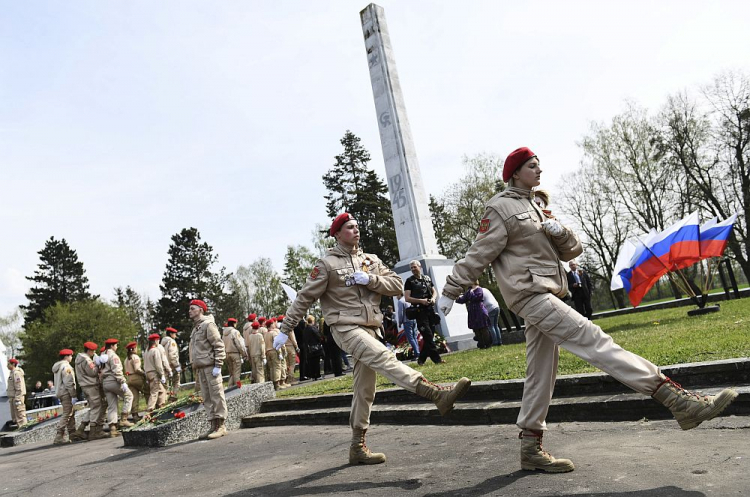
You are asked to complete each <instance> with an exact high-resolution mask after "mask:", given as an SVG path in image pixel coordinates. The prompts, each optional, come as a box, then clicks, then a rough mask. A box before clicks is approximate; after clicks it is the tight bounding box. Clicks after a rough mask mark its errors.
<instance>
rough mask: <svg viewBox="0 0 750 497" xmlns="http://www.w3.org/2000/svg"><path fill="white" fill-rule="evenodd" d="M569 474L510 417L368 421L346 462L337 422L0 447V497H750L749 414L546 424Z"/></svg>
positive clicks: (548, 443)
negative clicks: (523, 465) (162, 438)
mask: <svg viewBox="0 0 750 497" xmlns="http://www.w3.org/2000/svg"><path fill="white" fill-rule="evenodd" d="M549 428H550V430H549V432H548V433H547V435H546V436H545V440H544V445H545V448H546V449H547V450H548V451H550V452H551V453H552V454H553V455H556V456H558V457H567V458H570V459H572V460H573V462H574V463H575V465H576V470H575V471H574V472H572V473H565V474H556V475H548V474H542V473H534V472H526V471H521V470H520V466H519V444H520V442H519V440H518V439H517V435H518V430H517V429H516V428H515V427H513V426H512V425H493V426H488V425H479V426H434V425H422V426H398V425H374V426H372V427H371V429H370V431H369V432H368V445H369V446H370V447H371V448H372V449H373V450H376V451H381V452H385V453H386V455H387V457H388V461H387V462H386V463H385V464H382V465H375V466H356V467H352V466H349V465H347V453H348V445H349V438H350V430H349V428H348V427H345V426H281V427H267V428H252V429H241V430H237V431H233V432H230V434H229V435H228V436H226V437H224V438H221V439H218V440H214V441H205V442H189V443H184V444H178V445H173V446H169V447H165V448H160V449H132V448H125V447H123V445H122V439H120V438H116V439H107V440H101V441H96V442H89V443H79V444H74V445H68V446H61V447H56V446H51V445H49V444H31V445H23V446H19V447H13V448H8V449H0V495H33V496H35V497H38V496H48V495H49V496H53V495H65V496H69V495H75V496H76V497H84V496H105V495H128V496H134V495H135V496H149V495H184V496H192V495H204V496H209V495H210V496H213V495H237V496H243V495H248V496H255V495H257V496H274V497H286V496H302V495H337V496H338V495H340V496H354V495H367V496H388V497H395V496H401V495H409V496H428V495H429V496H462V495H523V496H553V495H585V496H622V497H625V496H653V497H671V496H691V497H697V496H708V495H715V496H731V495H738V496H739V495H748V493H750V490H748V489H750V464H749V463H750V417H749V416H729V417H723V418H718V419H714V420H711V421H709V422H706V423H704V424H702V425H701V426H699V427H698V428H696V429H693V430H690V431H681V430H680V429H679V427H678V426H677V423H676V422H674V421H672V420H670V421H648V420H641V421H638V422H632V421H631V422H619V423H598V422H588V423H583V422H581V423H579V422H576V423H559V424H558V423H555V424H551V425H550V427H549Z"/></svg>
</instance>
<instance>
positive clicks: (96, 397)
mask: <svg viewBox="0 0 750 497" xmlns="http://www.w3.org/2000/svg"><path fill="white" fill-rule="evenodd" d="M81 390H83V395H85V396H86V401H87V402H88V404H89V408H88V410H87V411H86V412H84V413H83V418H81V421H82V422H84V423H91V425H92V426H96V425H98V424H99V418H100V417H101V412H102V396H101V394H100V393H99V385H97V386H95V387H81Z"/></svg>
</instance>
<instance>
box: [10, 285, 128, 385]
mask: <svg viewBox="0 0 750 497" xmlns="http://www.w3.org/2000/svg"><path fill="white" fill-rule="evenodd" d="M137 336H138V327H137V326H136V325H135V324H134V323H133V321H132V320H131V319H130V317H129V316H128V315H127V313H126V312H125V311H124V310H123V309H119V308H117V307H115V306H113V305H110V304H107V303H105V302H102V301H100V300H83V301H79V302H67V303H62V302H58V303H57V304H55V305H53V306H51V307H48V308H47V309H46V310H45V311H44V315H43V319H37V320H35V321H32V322H31V323H30V324H29V325H28V326H27V327H26V330H25V331H24V332H22V333H21V335H20V339H21V343H22V345H23V351H22V355H21V357H22V358H23V360H24V370H25V371H26V376H27V377H28V378H29V379H33V380H50V379H52V365H53V364H54V363H55V362H57V360H58V358H59V352H60V350H61V349H66V348H67V349H72V350H73V351H74V352H76V353H78V352H81V351H83V343H84V342H86V341H92V342H95V343H97V344H99V345H104V340H106V339H107V338H117V339H118V340H120V342H128V341H130V340H135V339H136V337H137ZM118 352H119V353H120V355H121V356H123V357H124V355H125V354H124V347H122V348H121V350H119V351H118Z"/></svg>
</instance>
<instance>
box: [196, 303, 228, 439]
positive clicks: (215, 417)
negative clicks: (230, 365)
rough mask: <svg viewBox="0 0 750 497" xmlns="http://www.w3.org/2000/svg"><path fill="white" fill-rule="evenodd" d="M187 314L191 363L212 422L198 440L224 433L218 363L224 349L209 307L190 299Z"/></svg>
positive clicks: (225, 413) (222, 392)
mask: <svg viewBox="0 0 750 497" xmlns="http://www.w3.org/2000/svg"><path fill="white" fill-rule="evenodd" d="M188 317H190V319H192V320H193V331H192V332H191V333H190V362H191V363H192V364H193V366H194V367H195V369H196V371H197V372H198V378H197V381H198V382H199V383H200V389H201V395H202V396H203V406H204V408H205V409H206V413H207V415H208V420H209V422H210V423H211V427H210V428H209V430H208V431H207V432H206V433H204V434H203V435H201V437H200V438H201V439H203V440H205V439H209V440H213V439H215V438H219V437H223V436H224V435H226V434H227V429H226V427H225V426H224V421H225V420H226V419H227V401H226V399H225V398H224V383H223V382H222V378H221V366H222V365H223V364H224V359H225V358H226V352H225V351H224V342H223V341H222V340H221V334H220V333H219V328H218V327H217V326H216V322H215V321H214V317H213V316H212V315H210V314H208V306H207V305H206V303H205V302H203V301H202V300H192V301H190V308H189V310H188Z"/></svg>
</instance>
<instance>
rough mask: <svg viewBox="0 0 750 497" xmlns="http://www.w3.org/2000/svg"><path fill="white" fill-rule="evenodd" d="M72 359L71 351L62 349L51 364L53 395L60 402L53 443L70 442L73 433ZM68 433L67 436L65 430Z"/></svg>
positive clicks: (73, 378) (73, 377) (74, 386)
mask: <svg viewBox="0 0 750 497" xmlns="http://www.w3.org/2000/svg"><path fill="white" fill-rule="evenodd" d="M72 359H73V351H72V350H70V349H62V350H61V351H60V360H59V361H57V362H56V363H55V364H54V365H53V366H52V374H53V375H55V388H56V390H55V395H56V396H57V398H58V399H60V403H61V404H62V409H63V412H62V416H60V421H58V423H57V434H56V435H55V440H54V441H53V442H52V443H53V444H55V445H62V444H66V443H70V439H69V437H70V436H71V435H72V434H73V433H75V429H76V418H75V416H74V415H73V399H74V398H75V396H76V374H75V371H73V368H72V367H71V366H70V361H71V360H72ZM66 431H67V433H68V438H66V436H65V432H66Z"/></svg>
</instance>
